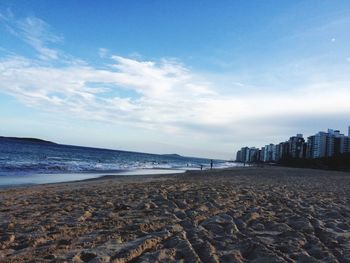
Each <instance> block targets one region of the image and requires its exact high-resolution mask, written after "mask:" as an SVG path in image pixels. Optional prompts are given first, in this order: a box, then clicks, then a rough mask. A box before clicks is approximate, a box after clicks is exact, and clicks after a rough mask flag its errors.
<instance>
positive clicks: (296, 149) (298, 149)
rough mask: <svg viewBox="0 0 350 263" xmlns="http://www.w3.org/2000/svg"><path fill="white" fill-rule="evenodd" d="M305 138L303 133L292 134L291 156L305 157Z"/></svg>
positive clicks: (290, 141)
mask: <svg viewBox="0 0 350 263" xmlns="http://www.w3.org/2000/svg"><path fill="white" fill-rule="evenodd" d="M304 142H305V140H304V138H303V135H302V134H297V135H296V136H292V137H290V138H289V140H288V144H289V156H290V157H292V158H303V145H304Z"/></svg>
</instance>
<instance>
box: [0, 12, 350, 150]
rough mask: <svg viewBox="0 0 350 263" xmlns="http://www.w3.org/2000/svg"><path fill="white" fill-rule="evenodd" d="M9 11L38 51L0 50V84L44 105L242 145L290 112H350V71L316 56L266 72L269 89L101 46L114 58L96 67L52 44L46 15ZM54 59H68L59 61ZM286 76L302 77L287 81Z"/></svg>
mask: <svg viewBox="0 0 350 263" xmlns="http://www.w3.org/2000/svg"><path fill="white" fill-rule="evenodd" d="M0 19H4V18H3V15H2V16H1V17H0ZM6 19H7V21H6V23H8V24H9V25H11V26H12V27H11V28H12V29H13V30H14V32H13V33H14V34H16V35H17V36H19V37H21V39H23V41H25V42H26V43H28V44H29V45H30V46H32V47H33V48H35V50H36V51H37V52H38V53H39V59H31V58H28V57H23V56H20V55H15V56H13V55H10V56H6V57H3V58H1V59H0V92H2V93H6V94H10V95H12V96H14V97H15V98H17V99H18V100H19V101H21V102H22V103H24V104H26V105H28V106H30V107H36V108H38V109H41V110H43V111H49V112H59V113H60V114H65V115H66V116H70V117H71V116H73V117H75V118H80V119H87V120H93V121H102V122H106V123H114V124H123V125H124V126H128V127H141V128H143V129H149V130H155V131H156V132H162V133H170V134H177V135H181V136H186V137H187V138H190V139H188V140H187V141H191V138H193V137H197V138H198V137H199V138H201V139H202V140H203V141H209V140H211V141H212V142H211V143H214V142H213V141H217V142H218V143H224V144H231V142H232V141H234V142H235V143H236V145H238V146H239V145H240V144H241V143H242V144H243V143H245V142H247V141H251V140H254V139H252V138H257V137H259V138H264V137H265V138H267V137H269V136H271V134H276V133H278V132H281V130H283V127H279V122H280V121H281V120H282V119H286V118H289V117H290V116H299V118H303V116H308V118H310V117H309V116H312V115H313V114H317V115H318V116H320V115H322V114H324V115H329V114H338V113H347V114H349V113H350V104H349V101H350V88H349V87H350V79H349V77H348V74H343V75H339V74H338V73H337V74H338V75H336V76H335V75H332V74H331V73H330V72H329V71H327V73H328V75H325V74H322V72H321V73H320V72H314V71H313V70H308V64H310V65H312V67H309V68H312V69H313V66H314V65H315V64H316V63H315V61H311V62H310V63H309V62H304V63H303V62H302V61H299V62H298V65H300V68H301V69H302V70H300V71H296V72H292V73H290V72H288V71H290V69H289V68H287V69H285V70H284V71H276V72H271V73H269V74H267V75H266V79H268V82H269V83H273V85H272V86H273V87H272V88H270V89H268V88H266V87H264V86H262V85H260V86H259V83H255V82H254V81H253V82H252V83H254V85H252V84H246V80H247V77H246V76H244V78H243V81H242V80H241V79H239V77H237V76H235V77H234V78H233V79H234V81H227V82H226V83H227V84H226V83H225V81H223V82H220V84H217V83H216V84H214V83H213V81H210V79H211V78H210V79H206V77H205V76H203V75H201V74H199V73H196V72H193V71H191V70H189V69H188V68H187V67H186V66H184V65H183V64H182V63H181V62H179V61H176V60H174V59H161V60H159V61H147V60H141V59H137V58H127V57H123V56H117V55H111V54H110V51H108V50H107V49H104V48H100V49H99V50H98V53H99V55H100V57H101V58H103V59H106V58H109V60H108V61H109V64H105V66H104V68H101V67H99V68H95V67H94V66H93V65H90V64H89V63H87V62H85V61H83V60H79V59H76V58H73V57H71V56H69V55H67V54H64V55H63V52H61V51H60V50H58V49H54V48H48V47H47V45H48V44H54V43H57V42H59V41H61V39H62V38H60V37H57V36H56V35H54V34H52V33H51V32H50V27H49V26H48V25H47V24H46V23H45V22H44V21H42V20H40V19H38V18H26V19H23V20H21V21H20V22H10V18H8V16H6ZM43 59H44V60H43ZM52 60H53V61H52ZM57 61H58V62H60V61H62V62H64V63H62V65H60V66H56V62H57ZM51 62H52V63H51ZM293 65H294V64H293ZM337 72H338V71H337ZM341 73H344V72H341ZM345 73H347V72H345ZM274 74H276V76H277V77H276V76H274ZM281 76H282V77H281ZM291 77H292V78H291ZM256 78H257V77H255V78H254V77H251V79H253V80H254V79H256ZM227 79H229V78H227ZM286 79H293V81H294V80H295V79H297V80H301V81H299V82H295V83H297V84H296V86H295V87H293V88H290V84H288V85H287V84H286V83H285V80H286ZM248 80H249V79H248ZM276 80H278V81H276ZM293 83H294V82H293ZM265 84H266V83H265ZM218 85H220V86H218ZM284 85H285V86H284ZM276 86H278V87H277V89H276ZM231 88H232V89H234V90H237V91H238V90H239V92H235V91H232V90H230V89H231ZM267 120H268V121H267ZM284 123H285V122H284ZM284 125H285V126H286V127H287V128H290V126H288V124H284ZM290 125H292V124H290ZM296 129H297V130H298V128H296ZM272 131H274V133H273V132H272ZM223 141H224V142H223ZM266 143H267V142H266ZM236 147H237V146H236Z"/></svg>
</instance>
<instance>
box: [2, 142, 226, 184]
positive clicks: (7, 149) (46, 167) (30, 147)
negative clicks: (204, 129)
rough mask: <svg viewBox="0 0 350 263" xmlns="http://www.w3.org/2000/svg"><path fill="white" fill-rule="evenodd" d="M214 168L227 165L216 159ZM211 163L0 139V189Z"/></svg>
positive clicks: (167, 169) (191, 158)
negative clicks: (7, 186)
mask: <svg viewBox="0 0 350 263" xmlns="http://www.w3.org/2000/svg"><path fill="white" fill-rule="evenodd" d="M214 164H215V166H216V167H225V166H229V165H230V164H229V163H227V162H225V161H220V160H215V162H214ZM201 165H202V166H203V168H204V169H206V168H208V167H209V165H210V160H208V159H203V158H193V157H183V156H178V155H158V154H148V153H140V152H128V151H118V150H108V149H99V148H90V147H80V146H70V145H61V144H53V143H42V142H31V141H26V140H16V139H9V138H0V186H5V185H14V184H16V185H17V184H40V183H53V182H63V181H75V180H83V179H90V178H94V177H99V176H101V175H106V174H117V175H118V174H119V175H133V174H150V173H152V174H156V173H158V174H159V173H176V172H182V171H184V170H189V169H199V168H200V166H201Z"/></svg>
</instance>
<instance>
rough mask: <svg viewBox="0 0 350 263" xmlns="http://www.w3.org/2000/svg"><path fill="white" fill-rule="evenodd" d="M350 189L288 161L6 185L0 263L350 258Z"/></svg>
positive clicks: (348, 178) (344, 178)
mask: <svg viewBox="0 0 350 263" xmlns="http://www.w3.org/2000/svg"><path fill="white" fill-rule="evenodd" d="M349 191H350V174H349V173H346V172H330V171H322V170H312V169H298V168H283V167H264V168H256V167H248V168H247V167H245V168H233V169H232V168H230V169H218V170H215V169H214V170H206V171H189V172H185V173H181V174H176V175H137V176H123V177H117V176H111V175H107V176H106V177H100V178H95V179H91V180H85V181H79V182H66V183H56V184H46V185H36V186H30V187H21V188H11V189H0V204H1V206H0V222H1V223H0V233H1V236H2V238H1V240H0V248H1V249H0V261H1V262H8V263H9V262H28V261H31V260H35V261H36V262H37V261H38V262H64V261H66V262H80V263H81V262H91V263H93V262H178V261H181V260H183V262H198V263H200V262H241V263H245V262H260V261H259V260H265V261H264V262H323V261H328V262H347V261H349V260H350V249H349V247H350V234H349V233H350V196H349V194H348V193H349Z"/></svg>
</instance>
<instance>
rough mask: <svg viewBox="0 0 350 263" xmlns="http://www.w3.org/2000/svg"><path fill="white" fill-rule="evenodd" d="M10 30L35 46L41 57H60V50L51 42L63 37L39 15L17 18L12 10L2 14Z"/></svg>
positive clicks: (0, 19)
mask: <svg viewBox="0 0 350 263" xmlns="http://www.w3.org/2000/svg"><path fill="white" fill-rule="evenodd" d="M0 21H2V22H3V23H4V24H5V26H6V28H7V30H8V32H10V33H11V34H13V35H14V36H16V37H18V38H19V39H21V40H23V41H25V42H26V43H27V44H29V45H30V46H31V47H33V48H34V49H35V50H36V51H37V52H38V54H39V57H40V58H41V59H45V60H47V59H58V56H59V50H58V49H54V48H50V47H49V45H50V44H55V43H58V42H61V41H62V40H63V38H62V37H61V36H58V35H56V34H54V33H53V32H52V29H51V28H50V25H48V24H47V23H46V22H45V21H43V20H41V19H40V18H37V17H26V18H24V19H16V18H15V17H14V15H13V14H12V12H11V11H10V10H8V11H7V13H6V14H0Z"/></svg>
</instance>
